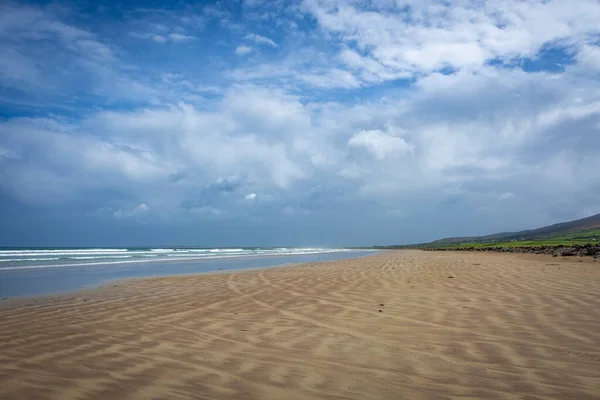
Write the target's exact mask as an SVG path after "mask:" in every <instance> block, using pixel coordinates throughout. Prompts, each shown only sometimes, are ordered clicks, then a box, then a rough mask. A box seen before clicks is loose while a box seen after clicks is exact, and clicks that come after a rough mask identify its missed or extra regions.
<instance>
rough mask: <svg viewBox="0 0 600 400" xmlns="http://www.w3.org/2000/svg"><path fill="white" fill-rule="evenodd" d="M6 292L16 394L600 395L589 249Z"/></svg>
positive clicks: (1, 338)
mask: <svg viewBox="0 0 600 400" xmlns="http://www.w3.org/2000/svg"><path fill="white" fill-rule="evenodd" d="M36 299H37V300H36ZM9 301H12V302H14V303H15V305H14V306H9V305H8V304H0V318H1V319H2V321H3V323H2V324H0V361H2V362H1V363H0V398H2V399H7V400H11V399H28V398H32V399H33V398H35V399H52V398H61V399H76V398H77V399H105V398H124V399H131V400H138V399H140V400H141V399H147V398H157V399H158V398H169V399H188V398H199V397H200V398H206V399H232V400H233V399H273V400H275V399H281V398H286V399H292V400H304V399H314V398H320V399H331V400H334V399H336V400H337V399H340V398H347V399H357V400H358V399H367V398H369V399H371V398H379V399H390V400H391V399H397V398H399V397H401V398H403V399H414V400H424V399H427V400H429V399H431V400H433V399H436V400H437V399H444V400H453V399H459V398H478V399H513V398H514V399H517V398H525V397H528V398H544V399H557V400H558V399H565V398H577V399H581V400H587V399H590V400H591V399H596V398H598V397H599V396H600V351H599V349H598V347H597V343H600V268H598V264H597V263H594V262H592V261H591V260H577V259H573V258H567V257H565V258H561V257H558V258H553V257H551V256H544V255H529V254H494V253H476V252H422V251H414V250H408V251H407V250H402V251H393V252H392V251H389V252H381V253H377V254H372V255H369V256H364V257H360V258H352V259H344V260H335V261H327V262H310V263H300V264H293V265H287V266H283V267H271V268H260V269H255V270H239V271H223V272H220V271H219V272H216V273H208V274H200V275H198V274H194V275H186V276H174V277H150V278H137V279H132V280H128V281H126V282H123V283H121V284H118V285H117V287H112V286H103V287H100V288H95V289H91V290H84V291H79V292H76V293H69V294H68V295H67V294H59V295H48V296H43V298H40V297H36V298H33V299H23V298H20V299H12V300H9ZM5 302H6V301H5ZM5 302H3V303H5ZM16 303H19V304H18V305H17V304H16Z"/></svg>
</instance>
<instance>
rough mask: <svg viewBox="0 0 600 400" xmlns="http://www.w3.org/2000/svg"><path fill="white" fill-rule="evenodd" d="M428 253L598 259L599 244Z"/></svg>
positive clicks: (476, 248)
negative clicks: (512, 254) (522, 254)
mask: <svg viewBox="0 0 600 400" xmlns="http://www.w3.org/2000/svg"><path fill="white" fill-rule="evenodd" d="M425 250H428V251H494V252H500V253H530V254H548V255H552V256H554V257H559V256H561V257H571V256H580V257H584V256H587V257H593V258H596V259H597V258H600V244H576V245H573V246H562V245H561V246H532V247H516V246H515V247H500V246H498V247H460V248H438V249H425Z"/></svg>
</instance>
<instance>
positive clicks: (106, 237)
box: [0, 0, 600, 246]
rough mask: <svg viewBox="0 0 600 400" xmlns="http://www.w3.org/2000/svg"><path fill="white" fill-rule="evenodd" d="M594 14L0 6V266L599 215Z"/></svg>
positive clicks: (278, 5) (445, 8) (513, 5)
mask: <svg viewBox="0 0 600 400" xmlns="http://www.w3.org/2000/svg"><path fill="white" fill-rule="evenodd" d="M598 21H600V3H598V2H597V1H596V0H589V1H588V0H573V1H568V2H567V1H564V0H559V1H552V0H549V1H513V0H498V1H489V2H480V1H468V0H463V1H456V2H449V1H411V0H405V1H400V0H397V1H394V0H379V1H371V2H366V1H360V0H356V1H353V0H305V1H293V2H286V1H277V0H275V1H261V0H246V1H241V0H239V1H234V0H231V1H221V2H203V3H197V2H194V3H187V2H159V1H154V2H139V3H137V4H135V3H127V4H126V5H123V4H116V3H115V4H114V5H110V4H108V3H106V4H103V5H102V6H98V5H96V4H95V2H44V3H39V4H38V3H29V2H10V1H9V2H6V1H4V2H2V4H1V5H0V220H1V221H2V223H1V225H0V245H11V246H23V245H32V246H42V245H46V246H58V245H62V246H69V245H72V246H82V245H85V246H94V245H104V246H110V245H158V244H195V245H206V246H214V245H221V246H223V245H297V246H308V245H329V246H342V245H370V244H392V243H411V242H419V241H426V240H433V239H437V238H440V237H443V236H456V235H472V234H485V233H492V232H497V231H506V230H517V229H524V228H531V227H537V226H541V225H546V224H549V223H554V222H558V221H563V220H568V219H575V218H580V217H584V216H588V215H591V214H595V213H599V212H600V157H599V154H600V24H598Z"/></svg>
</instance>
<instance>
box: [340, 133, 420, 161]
mask: <svg viewBox="0 0 600 400" xmlns="http://www.w3.org/2000/svg"><path fill="white" fill-rule="evenodd" d="M348 145H350V146H352V147H362V148H364V149H366V150H367V151H369V152H370V153H371V154H372V155H373V156H375V157H376V158H379V159H383V158H385V157H386V156H393V155H400V154H403V153H406V152H409V151H410V150H411V146H410V145H409V144H408V143H406V141H405V140H404V139H402V138H401V137H398V136H392V135H388V134H387V133H384V132H382V131H380V130H377V129H374V130H369V131H360V132H358V133H357V134H355V135H354V136H352V137H351V138H350V140H348Z"/></svg>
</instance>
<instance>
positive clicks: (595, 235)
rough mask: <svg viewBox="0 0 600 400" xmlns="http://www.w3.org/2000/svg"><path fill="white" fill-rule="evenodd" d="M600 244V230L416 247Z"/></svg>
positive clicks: (449, 247)
mask: <svg viewBox="0 0 600 400" xmlns="http://www.w3.org/2000/svg"><path fill="white" fill-rule="evenodd" d="M588 243H589V244H599V243H600V229H591V230H589V231H584V232H577V233H572V234H565V235H560V236H556V237H551V238H539V239H533V240H514V241H497V242H494V241H491V242H462V243H448V244H444V243H443V242H441V243H440V242H438V243H426V244H422V245H417V246H415V247H419V248H425V249H458V248H465V247H473V248H484V247H535V246H571V245H572V244H579V245H581V244H588Z"/></svg>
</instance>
